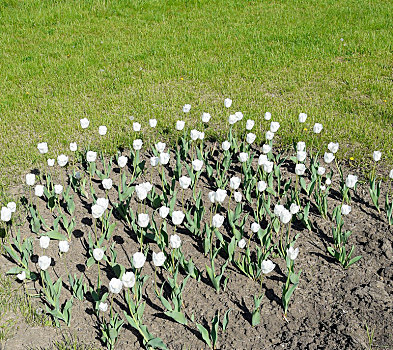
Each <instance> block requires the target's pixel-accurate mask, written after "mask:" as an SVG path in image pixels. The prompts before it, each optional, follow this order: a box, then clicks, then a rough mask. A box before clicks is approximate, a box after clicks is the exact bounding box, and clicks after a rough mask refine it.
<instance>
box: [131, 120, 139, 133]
mask: <svg viewBox="0 0 393 350" xmlns="http://www.w3.org/2000/svg"><path fill="white" fill-rule="evenodd" d="M132 129H133V130H134V131H141V124H140V123H137V122H135V123H132Z"/></svg>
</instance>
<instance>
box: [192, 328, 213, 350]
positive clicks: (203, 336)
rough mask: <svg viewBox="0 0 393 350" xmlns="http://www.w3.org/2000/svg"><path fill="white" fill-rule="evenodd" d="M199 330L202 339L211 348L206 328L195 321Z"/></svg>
mask: <svg viewBox="0 0 393 350" xmlns="http://www.w3.org/2000/svg"><path fill="white" fill-rule="evenodd" d="M196 326H197V328H198V330H199V332H200V333H201V336H202V339H203V340H204V341H205V343H206V344H207V345H208V346H209V347H210V348H211V347H212V343H211V341H210V335H209V332H208V330H207V329H206V328H205V327H203V326H202V325H201V324H199V323H197V324H196Z"/></svg>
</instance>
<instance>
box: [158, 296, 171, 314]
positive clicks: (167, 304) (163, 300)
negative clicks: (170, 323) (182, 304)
mask: <svg viewBox="0 0 393 350" xmlns="http://www.w3.org/2000/svg"><path fill="white" fill-rule="evenodd" d="M159 298H160V301H161V303H162V305H164V306H165V308H166V309H167V310H169V311H173V309H172V306H171V304H170V303H169V301H168V300H166V299H165V298H164V297H163V296H162V295H160V296H159Z"/></svg>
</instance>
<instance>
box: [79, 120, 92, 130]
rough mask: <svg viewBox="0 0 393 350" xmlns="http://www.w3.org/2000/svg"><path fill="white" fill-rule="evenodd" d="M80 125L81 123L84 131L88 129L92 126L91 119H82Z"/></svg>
mask: <svg viewBox="0 0 393 350" xmlns="http://www.w3.org/2000/svg"><path fill="white" fill-rule="evenodd" d="M80 123H81V127H82V129H86V128H88V127H89V124H90V122H89V119H87V118H83V119H81V120H80Z"/></svg>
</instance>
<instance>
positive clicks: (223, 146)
mask: <svg viewBox="0 0 393 350" xmlns="http://www.w3.org/2000/svg"><path fill="white" fill-rule="evenodd" d="M221 147H222V149H223V150H224V151H228V150H229V149H230V148H231V143H230V142H229V141H224V142H223V143H222V144H221Z"/></svg>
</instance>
